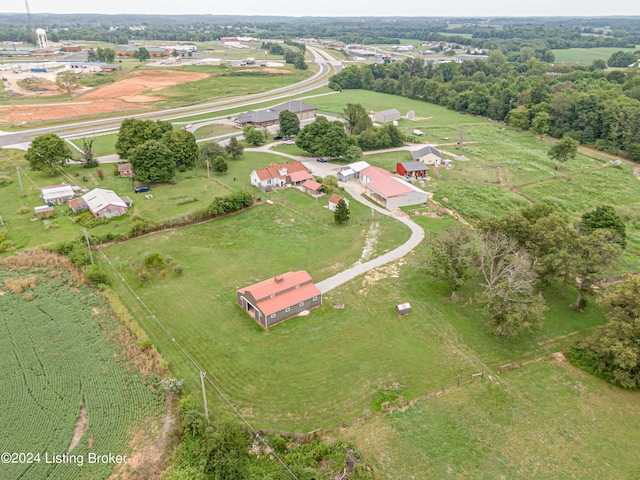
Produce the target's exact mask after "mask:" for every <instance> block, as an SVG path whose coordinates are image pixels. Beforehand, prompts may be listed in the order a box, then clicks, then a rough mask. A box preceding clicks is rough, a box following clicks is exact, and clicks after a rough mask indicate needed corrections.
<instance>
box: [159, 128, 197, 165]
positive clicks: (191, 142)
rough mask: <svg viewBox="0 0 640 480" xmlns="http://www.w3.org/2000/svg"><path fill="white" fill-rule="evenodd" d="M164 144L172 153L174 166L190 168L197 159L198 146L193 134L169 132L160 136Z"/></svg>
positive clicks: (181, 131)
mask: <svg viewBox="0 0 640 480" xmlns="http://www.w3.org/2000/svg"><path fill="white" fill-rule="evenodd" d="M162 143H164V144H165V145H166V146H167V147H169V149H170V150H171V151H172V152H173V156H174V159H175V162H176V166H177V167H180V166H181V165H184V166H185V167H192V166H194V165H195V164H196V160H197V159H198V145H197V144H196V137H195V136H194V135H193V133H191V132H188V131H186V130H171V131H170V132H166V133H165V134H164V135H163V136H162Z"/></svg>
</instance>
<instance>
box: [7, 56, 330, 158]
mask: <svg viewBox="0 0 640 480" xmlns="http://www.w3.org/2000/svg"><path fill="white" fill-rule="evenodd" d="M307 50H308V51H309V52H310V53H311V54H312V55H313V57H314V59H313V63H317V64H318V65H319V66H320V70H319V71H318V72H317V73H316V74H315V75H313V76H312V77H310V78H307V79H306V80H302V81H301V82H298V83H294V84H293V85H288V86H286V87H281V88H276V89H274V90H270V91H268V92H264V93H257V94H252V95H244V96H242V97H236V98H232V99H225V100H216V101H211V102H206V103H199V104H197V105H189V106H186V107H178V108H170V109H165V110H155V111H153V112H144V113H137V114H136V113H131V114H128V115H124V116H118V117H112V118H107V119H98V120H88V121H85V122H73V123H65V124H62V125H56V126H51V127H43V128H35V129H31V130H24V131H21V132H3V131H0V147H12V146H22V147H24V145H25V144H28V143H29V142H31V140H33V139H34V138H35V137H36V136H38V135H43V134H45V133H55V134H58V135H61V136H62V135H65V134H73V135H83V134H84V135H89V134H91V133H94V132H96V131H97V130H106V129H114V128H118V126H119V125H120V123H122V121H123V120H125V119H126V118H132V117H133V118H143V119H150V120H167V121H171V120H179V119H182V118H186V117H190V116H192V115H198V114H203V113H215V112H219V111H222V110H227V109H230V108H238V107H250V106H252V105H254V104H256V103H259V102H264V101H268V100H280V99H283V98H288V97H290V96H291V95H297V94H301V93H305V92H308V91H311V90H315V89H316V88H319V87H322V86H326V85H327V84H328V83H329V77H330V76H331V75H332V74H333V70H335V71H336V72H337V71H340V70H341V69H342V64H341V62H340V61H339V60H337V59H335V58H333V57H332V56H331V55H329V54H328V53H327V52H324V51H321V50H319V49H317V48H314V47H307ZM332 67H333V68H332Z"/></svg>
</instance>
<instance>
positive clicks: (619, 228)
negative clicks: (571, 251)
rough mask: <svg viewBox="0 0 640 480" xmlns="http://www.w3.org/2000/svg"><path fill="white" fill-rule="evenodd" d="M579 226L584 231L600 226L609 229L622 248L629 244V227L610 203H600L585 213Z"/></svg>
mask: <svg viewBox="0 0 640 480" xmlns="http://www.w3.org/2000/svg"><path fill="white" fill-rule="evenodd" d="M578 227H579V229H580V230H581V231H582V232H589V233H591V232H594V231H595V230H597V229H599V228H603V229H605V230H609V231H610V232H611V233H612V235H613V240H614V241H615V242H616V243H619V244H620V246H621V247H622V248H625V247H626V246H627V227H626V225H625V224H624V221H623V220H622V218H621V217H620V215H618V214H617V213H616V210H615V209H614V208H613V207H612V206H610V205H600V206H598V207H596V208H595V210H591V211H590V212H586V213H584V214H583V215H582V218H581V219H580V223H579V224H578Z"/></svg>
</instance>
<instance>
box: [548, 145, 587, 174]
mask: <svg viewBox="0 0 640 480" xmlns="http://www.w3.org/2000/svg"><path fill="white" fill-rule="evenodd" d="M578 145H580V143H579V142H578V141H577V140H574V139H573V138H571V137H564V138H563V139H562V140H559V141H558V142H556V144H555V145H553V146H552V147H551V148H550V149H549V151H548V152H547V155H548V156H549V158H551V159H553V160H555V161H556V162H558V166H557V167H556V168H557V170H560V165H562V164H563V163H564V162H566V161H567V160H573V159H574V158H576V154H577V153H578Z"/></svg>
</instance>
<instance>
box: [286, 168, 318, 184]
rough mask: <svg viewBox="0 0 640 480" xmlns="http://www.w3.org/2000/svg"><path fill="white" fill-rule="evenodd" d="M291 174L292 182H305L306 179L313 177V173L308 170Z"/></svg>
mask: <svg viewBox="0 0 640 480" xmlns="http://www.w3.org/2000/svg"><path fill="white" fill-rule="evenodd" d="M289 176H290V177H291V181H292V182H303V181H305V180H311V179H313V175H311V174H310V173H309V172H307V171H306V170H305V171H301V172H293V173H292V174H291V175H289Z"/></svg>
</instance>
